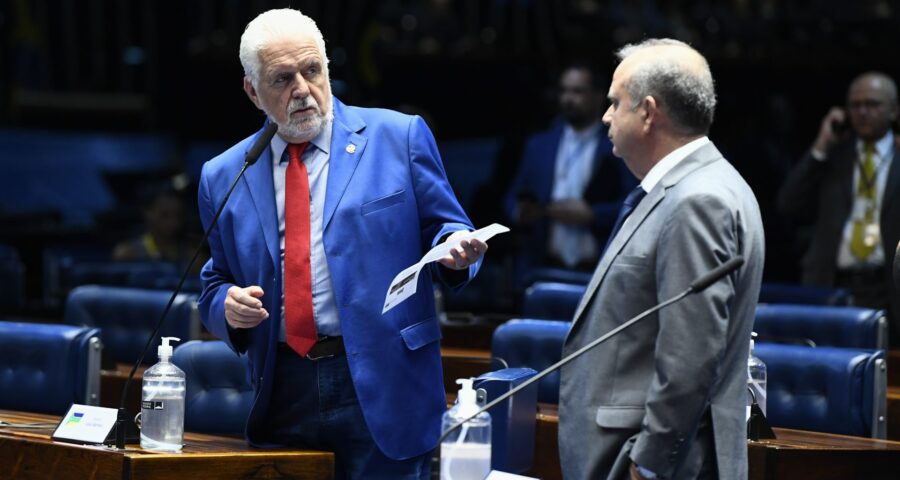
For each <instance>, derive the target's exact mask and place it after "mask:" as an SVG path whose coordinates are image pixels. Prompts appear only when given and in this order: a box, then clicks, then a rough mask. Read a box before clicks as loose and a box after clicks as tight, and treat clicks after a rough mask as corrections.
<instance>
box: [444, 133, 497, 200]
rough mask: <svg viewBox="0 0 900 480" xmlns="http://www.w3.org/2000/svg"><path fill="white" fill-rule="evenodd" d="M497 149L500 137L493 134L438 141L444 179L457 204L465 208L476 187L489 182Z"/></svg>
mask: <svg viewBox="0 0 900 480" xmlns="http://www.w3.org/2000/svg"><path fill="white" fill-rule="evenodd" d="M499 151H500V139H499V138H495V137H487V138H470V139H465V140H453V141H443V142H441V144H440V152H441V158H442V159H443V164H444V170H446V171H447V178H448V179H449V180H450V184H451V185H453V191H454V192H455V193H456V198H458V199H459V203H460V205H462V206H463V208H465V209H466V210H467V211H468V210H469V209H471V207H472V206H473V205H472V198H473V197H474V195H475V191H476V190H477V189H478V187H479V186H481V185H483V184H485V183H487V182H488V181H490V179H491V173H492V172H493V170H494V162H495V161H496V158H497V153H498V152H499Z"/></svg>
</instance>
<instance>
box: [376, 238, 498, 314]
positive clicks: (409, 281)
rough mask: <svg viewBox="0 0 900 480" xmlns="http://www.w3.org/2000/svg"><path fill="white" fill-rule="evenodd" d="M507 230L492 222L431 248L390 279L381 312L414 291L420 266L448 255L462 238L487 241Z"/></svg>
mask: <svg viewBox="0 0 900 480" xmlns="http://www.w3.org/2000/svg"><path fill="white" fill-rule="evenodd" d="M508 231H509V229H508V228H506V227H504V226H503V225H500V224H499V223H492V224H490V225H488V226H486V227H484V228H482V229H480V230H475V231H474V232H469V233H468V234H467V235H464V236H462V237H460V238H458V239H455V242H454V243H448V242H442V243H441V244H439V245H438V246H436V247H434V248H432V249H431V250H429V251H428V253H426V254H425V256H424V257H422V259H421V260H419V263H416V264H415V265H412V266H410V267H407V268H405V269H403V271H402V272H400V273H398V274H397V276H396V277H394V280H392V281H391V286H390V287H388V291H387V296H386V297H385V299H384V308H383V309H382V310H381V313H382V314H384V313H386V312H387V311H388V310H390V309H392V308H394V307H396V306H397V305H399V304H400V303H402V302H403V301H404V300H406V299H407V298H409V297H411V296H412V295H413V294H414V293H416V287H417V286H418V285H419V272H421V271H422V268H423V267H424V266H425V265H427V264H429V263H431V262H434V261H437V260H440V259H442V258H444V257H446V256H449V255H450V249H451V248H456V247H459V244H460V243H461V242H462V241H463V240H472V239H476V240H481V241H482V242H487V241H488V239H489V238H491V237H493V236H494V235H497V234H498V233H504V232H508Z"/></svg>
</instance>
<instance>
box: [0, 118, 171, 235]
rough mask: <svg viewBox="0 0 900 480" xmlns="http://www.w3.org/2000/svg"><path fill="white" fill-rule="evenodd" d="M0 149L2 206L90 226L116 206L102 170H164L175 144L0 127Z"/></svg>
mask: <svg viewBox="0 0 900 480" xmlns="http://www.w3.org/2000/svg"><path fill="white" fill-rule="evenodd" d="M0 152H3V155H2V156H0V166H2V168H3V171H4V175H2V176H0V205H3V206H4V207H5V208H6V209H7V210H9V211H11V212H12V213H35V212H55V213H58V214H59V215H60V216H61V217H62V219H63V221H64V222H65V223H67V224H82V225H89V224H91V223H92V222H93V220H94V216H95V215H96V214H98V213H100V212H103V211H107V210H109V209H111V208H113V207H114V206H115V202H116V198H115V196H114V195H113V192H112V191H111V190H110V188H109V186H108V184H107V182H106V181H105V179H104V174H107V173H142V172H158V171H162V170H163V169H165V168H166V167H167V166H168V165H169V163H170V161H171V160H172V157H173V154H174V142H173V141H172V139H171V138H170V137H168V136H159V135H145V134H110V133H84V132H81V133H72V132H55V131H34V130H2V131H0ZM23 159H27V161H23Z"/></svg>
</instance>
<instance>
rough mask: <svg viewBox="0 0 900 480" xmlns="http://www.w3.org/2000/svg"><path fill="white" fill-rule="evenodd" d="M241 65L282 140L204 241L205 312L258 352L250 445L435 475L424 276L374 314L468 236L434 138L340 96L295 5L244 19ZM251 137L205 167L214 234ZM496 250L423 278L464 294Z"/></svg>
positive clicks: (347, 464) (430, 330) (456, 259)
mask: <svg viewBox="0 0 900 480" xmlns="http://www.w3.org/2000/svg"><path fill="white" fill-rule="evenodd" d="M240 58H241V63H242V64H243V67H244V72H245V77H244V90H245V91H246V93H247V95H248V96H249V98H250V100H251V101H252V102H253V103H254V104H255V105H256V106H257V107H258V108H259V109H260V110H262V111H263V112H265V114H266V116H267V120H266V121H267V122H275V123H276V124H277V125H278V134H277V135H275V137H274V138H273V139H272V141H271V144H270V146H269V148H268V149H267V150H266V151H265V152H264V153H263V155H262V156H261V158H260V160H259V162H257V164H255V165H254V166H252V167H251V168H249V169H248V170H247V172H246V174H245V176H244V179H243V180H242V181H241V182H240V183H238V184H237V187H236V188H235V190H234V194H233V196H232V197H231V200H230V201H229V203H228V205H227V207H226V208H225V210H224V212H223V213H222V216H221V217H220V218H219V221H218V224H217V225H216V227H215V229H214V230H213V232H212V234H211V235H210V237H209V242H210V251H211V253H212V258H211V259H210V261H209V262H208V263H207V264H206V266H205V267H204V269H203V273H202V279H203V286H204V290H203V293H202V295H201V297H200V302H199V303H200V311H201V315H202V319H203V322H204V324H205V325H206V327H207V328H208V329H209V330H210V331H211V332H213V333H214V334H215V335H217V336H218V337H219V338H221V339H223V340H225V342H227V343H228V344H229V345H230V346H231V348H233V349H234V350H235V351H237V352H246V353H247V355H248V357H249V360H250V372H249V374H250V380H251V382H252V384H253V387H254V388H255V389H256V391H257V396H256V400H255V402H254V404H253V407H252V410H251V412H250V416H249V418H248V421H247V430H246V434H247V438H248V440H249V441H250V442H251V443H253V444H256V445H261V446H262V445H291V446H298V447H305V448H315V449H325V450H331V451H334V452H335V459H336V478H367V479H368V478H417V479H425V478H429V475H430V462H429V455H430V452H431V451H432V450H433V448H434V447H435V443H436V441H437V439H438V436H439V433H440V432H439V429H440V417H441V414H442V412H443V411H444V410H446V404H445V396H444V390H443V383H442V378H441V359H440V348H439V339H440V329H439V325H438V321H437V319H436V317H435V309H434V298H433V296H432V295H431V292H432V287H431V278H430V277H431V275H422V277H424V280H423V281H422V282H421V283H422V284H421V285H419V286H418V293H417V294H416V295H414V296H412V297H410V298H409V299H408V300H406V301H405V302H404V303H402V304H400V305H398V306H396V307H395V308H393V309H392V310H390V311H389V312H387V313H386V314H384V315H382V313H381V307H382V302H383V301H384V295H385V292H386V291H387V288H388V286H389V283H390V281H391V280H392V278H393V276H394V275H396V273H397V272H399V271H400V270H402V269H403V268H405V267H407V266H409V265H411V264H413V263H415V262H416V261H418V260H419V258H421V256H422V254H423V252H424V251H427V249H429V248H431V247H432V246H434V245H436V244H437V243H439V242H441V241H448V242H452V241H455V238H456V237H457V236H459V235H462V234H464V233H465V232H466V231H469V230H470V229H471V228H472V226H471V223H470V221H469V219H468V218H467V217H466V214H465V213H464V212H463V210H462V208H461V207H460V206H459V204H458V203H457V201H456V197H455V195H454V194H453V191H452V190H451V188H450V185H449V184H448V182H447V179H446V176H445V174H444V170H443V166H442V165H441V161H440V157H439V155H438V152H437V148H436V147H435V142H434V138H433V136H432V135H431V132H430V131H429V129H428V127H427V126H426V125H425V123H424V122H423V121H422V119H421V118H418V117H411V116H406V115H402V114H399V113H396V112H391V111H388V110H377V109H362V108H355V107H350V106H347V105H344V104H342V103H341V102H340V101H339V100H338V99H336V98H334V97H332V95H331V89H330V85H329V75H328V58H327V56H326V54H325V43H324V40H323V38H322V34H321V33H320V32H319V30H318V28H317V26H316V24H315V22H314V21H313V20H312V19H310V18H309V17H306V16H304V15H303V14H301V13H300V12H298V11H296V10H291V9H281V10H271V11H268V12H265V13H263V14H261V15H259V16H258V17H256V18H255V19H254V20H253V21H251V22H250V23H249V24H248V25H247V29H246V31H245V32H244V35H243V36H242V37H241V49H240ZM258 135H259V133H257V134H254V135H251V136H250V137H248V138H247V139H245V140H243V141H241V142H240V143H238V144H237V145H235V146H234V147H232V148H231V149H229V150H227V151H226V152H224V153H223V154H221V155H220V156H218V157H216V158H214V159H212V160H211V161H209V162H208V163H207V164H206V165H205V166H204V168H203V174H202V177H201V182H200V192H199V199H200V213H201V217H202V219H203V223H204V225H205V226H208V225H209V224H210V222H211V219H212V216H213V214H214V212H215V209H216V208H217V207H218V205H219V204H220V203H221V202H222V199H223V198H224V195H225V193H226V191H227V189H228V187H229V185H230V182H231V181H232V180H231V179H232V178H234V177H235V175H236V174H237V173H238V171H239V170H240V168H241V165H242V164H243V159H244V155H245V152H246V151H247V149H248V148H249V146H250V145H251V144H252V143H253V142H254V140H255V139H256V137H257V136H258ZM457 242H458V240H457ZM486 249H487V245H486V244H484V243H483V242H479V241H472V242H467V241H462V242H461V245H459V246H458V247H457V248H455V249H454V250H453V251H452V254H451V255H450V256H448V257H446V258H444V259H442V260H441V261H440V263H441V266H435V267H434V268H433V269H432V270H430V271H429V273H433V274H434V275H436V276H438V277H440V278H441V279H442V280H443V281H445V282H447V283H448V284H450V285H453V286H460V287H461V286H462V285H463V284H465V283H466V282H467V281H468V280H469V279H471V278H472V277H473V276H474V275H475V273H476V272H477V270H478V267H479V265H480V260H481V256H482V254H483V253H484V251H485V250H486Z"/></svg>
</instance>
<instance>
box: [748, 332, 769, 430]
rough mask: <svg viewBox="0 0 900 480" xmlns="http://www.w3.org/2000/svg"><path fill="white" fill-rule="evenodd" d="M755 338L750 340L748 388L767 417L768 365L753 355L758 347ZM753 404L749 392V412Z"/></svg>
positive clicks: (754, 334)
mask: <svg viewBox="0 0 900 480" xmlns="http://www.w3.org/2000/svg"><path fill="white" fill-rule="evenodd" d="M755 337H756V332H753V338H755ZM753 338H751V339H750V358H748V359H747V386H748V387H749V388H750V390H752V391H753V394H754V395H755V396H756V403H757V404H758V405H759V408H760V409H761V410H762V412H763V415H766V364H765V363H763V361H762V360H760V359H759V358H758V357H757V356H755V355H753V348H754V347H755V346H756V342H755V341H754V339H753ZM752 403H753V398H752V397H751V396H750V392H747V408H748V411H749V407H750V405H752Z"/></svg>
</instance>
